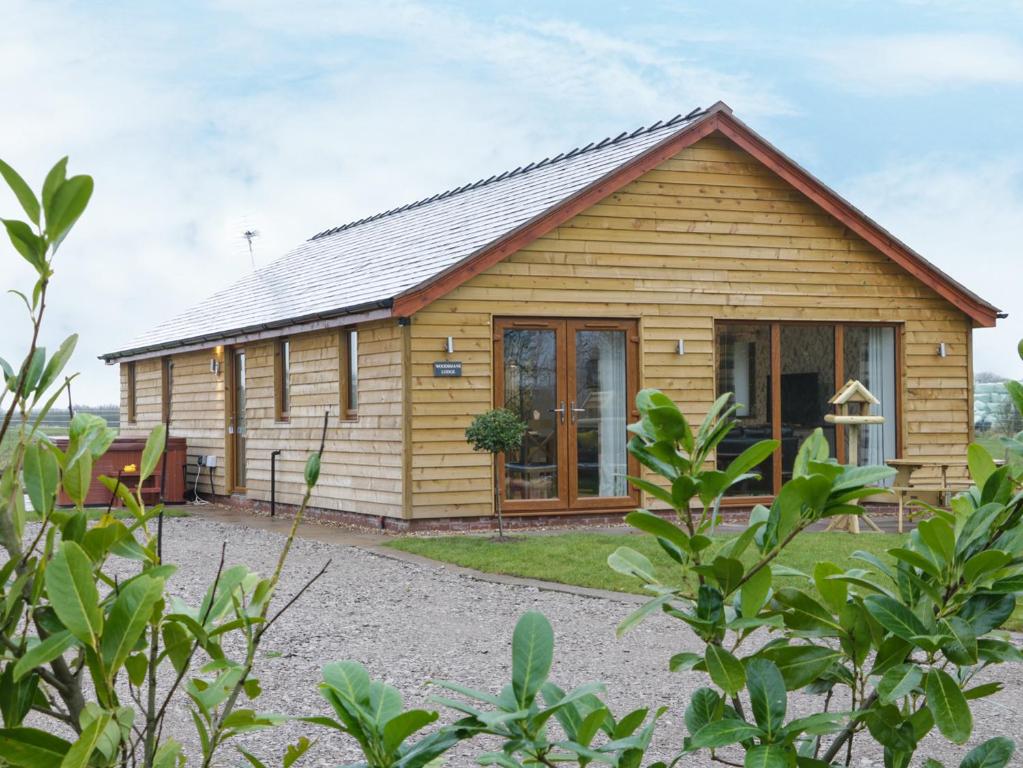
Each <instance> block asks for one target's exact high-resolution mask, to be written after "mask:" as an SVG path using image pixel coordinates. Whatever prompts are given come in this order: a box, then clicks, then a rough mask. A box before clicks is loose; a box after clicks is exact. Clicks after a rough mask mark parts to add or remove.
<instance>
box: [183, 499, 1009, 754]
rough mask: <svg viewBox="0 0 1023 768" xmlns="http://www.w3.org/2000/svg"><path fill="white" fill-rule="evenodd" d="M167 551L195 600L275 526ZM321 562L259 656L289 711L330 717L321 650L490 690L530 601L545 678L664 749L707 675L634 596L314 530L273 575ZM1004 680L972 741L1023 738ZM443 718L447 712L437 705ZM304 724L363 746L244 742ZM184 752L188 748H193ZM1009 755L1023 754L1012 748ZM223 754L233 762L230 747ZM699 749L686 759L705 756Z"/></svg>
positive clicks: (691, 645)
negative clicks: (592, 693) (582, 694)
mask: <svg viewBox="0 0 1023 768" xmlns="http://www.w3.org/2000/svg"><path fill="white" fill-rule="evenodd" d="M165 536H166V538H165V542H164V554H165V558H166V559H167V560H168V561H169V562H175V563H178V564H179V566H180V570H179V571H178V573H177V575H175V576H174V578H173V579H172V580H171V583H170V584H171V588H172V590H173V591H174V592H176V593H177V594H180V595H181V596H183V597H185V598H186V599H188V600H189V601H190V602H191V603H192V604H196V603H197V602H198V598H199V595H200V594H201V593H202V591H203V590H204V588H205V587H206V586H207V585H208V584H209V583H210V582H211V581H212V579H213V575H214V573H215V570H216V565H217V560H218V557H219V551H220V546H221V543H222V542H224V541H226V542H227V543H228V546H227V553H228V562H229V563H232V562H235V563H237V562H244V563H246V564H248V565H249V566H250V567H253V568H256V569H258V570H260V571H261V572H264V573H267V572H269V571H270V570H271V569H272V567H273V564H274V562H275V560H276V557H277V553H278V551H279V549H280V546H281V544H282V542H283V537H282V536H281V535H279V534H277V533H271V532H267V531H262V530H257V529H254V528H249V527H244V526H241V525H233V524H224V523H219V522H213V521H210V520H204V519H202V518H201V517H198V516H197V517H190V518H177V519H170V520H168V521H167V522H166V527H165ZM327 559H332V560H333V563H332V565H331V567H330V569H329V571H328V572H327V574H326V575H325V576H324V577H323V578H322V579H321V580H320V581H318V582H317V583H316V584H315V585H314V586H313V587H312V588H311V589H310V590H309V591H308V592H307V593H306V595H305V596H304V597H303V598H302V599H301V600H300V601H299V602H298V603H297V604H296V605H295V606H294V607H293V608H292V609H291V611H290V612H289V613H287V614H286V615H285V616H284V617H283V618H282V619H281V620H280V621H279V622H278V624H277V625H275V627H274V628H273V629H272V630H271V632H270V633H269V634H268V636H267V638H266V640H265V641H264V646H263V658H262V659H261V660H260V661H259V663H258V665H257V676H258V677H259V679H260V681H261V683H262V686H263V690H264V694H263V696H262V697H261V698H260V700H259V709H260V710H265V711H274V712H281V713H287V714H293V715H306V714H327V712H328V707H327V705H326V703H325V702H323V701H322V699H321V698H320V696H319V693H318V692H317V690H316V685H317V683H318V682H319V678H320V668H321V666H322V665H323V664H324V663H326V662H329V661H334V660H342V659H355V660H358V661H360V662H362V663H363V664H365V665H366V666H367V667H368V668H369V671H370V674H371V675H372V676H374V677H376V678H381V679H383V680H384V681H386V682H388V683H390V684H392V685H394V686H396V687H397V688H399V689H400V690H401V691H402V692H403V693H404V694H405V698H406V700H407V701H408V702H411V703H414V704H424V703H426V702H427V699H428V697H429V696H430V694H431V693H432V691H431V690H430V687H429V686H425V685H424V682H425V681H427V680H429V679H431V678H446V679H451V680H457V681H459V682H461V683H464V684H466V685H470V686H473V687H478V688H481V689H484V690H490V691H493V692H496V691H497V690H498V689H499V688H500V687H501V685H502V684H503V683H504V682H505V681H507V680H509V679H510V641H511V633H512V628H513V627H514V624H515V621H516V619H517V617H518V616H519V615H520V614H521V613H522V612H524V611H527V610H539V611H542V612H543V613H544V614H546V615H547V617H548V618H549V619H550V621H551V623H552V624H553V626H554V631H555V637H556V650H555V667H554V672H553V675H552V678H553V679H554V680H555V681H556V682H557V683H558V684H559V685H561V686H562V687H564V688H570V687H572V686H575V685H579V684H581V683H584V682H589V681H593V680H603V681H604V682H605V683H607V688H608V698H609V701H610V702H611V704H612V706H613V708H614V710H615V711H616V712H617V713H619V714H621V713H623V712H626V711H628V710H630V709H633V708H636V707H639V706H651V707H656V706H660V705H665V706H667V707H669V711H668V713H667V714H666V715H665V716H664V717H663V718H662V720H661V727H660V728H659V737H658V741H657V744H658V751H659V752H662V754H668V751H669V750H674V749H676V748H677V746H678V745H679V744H681V740H682V736H683V734H684V726H683V725H682V712H683V709H684V707H685V702H686V701H687V700H688V697H689V693H690V692H691V691H692V689H694V688H696V687H698V686H700V685H704V684H705V680H704V676H703V675H701V674H698V673H684V674H671V673H669V672H668V671H667V661H668V658H669V657H670V656H671V655H672V654H673V653H677V652H679V651H683V650H699V649H700V647H699V644H698V642H697V640H696V638H695V637H694V636H693V635H692V633H691V632H689V631H688V629H687V628H685V626H684V625H682V624H681V622H677V621H674V620H671V619H668V618H666V617H662V616H657V617H654V618H652V619H649V620H647V621H646V622H644V623H643V624H641V625H640V626H639V627H638V628H637V629H635V630H633V631H632V632H631V633H629V634H628V635H627V636H626V637H625V638H624V639H622V640H618V639H616V638H615V634H614V627H615V625H616V624H617V622H618V621H619V620H620V619H621V618H622V617H624V616H625V615H626V614H627V613H628V612H629V611H630V610H631V609H632V608H633V607H634V606H633V605H632V604H630V603H626V602H623V601H617V600H603V599H593V598H587V597H579V596H575V595H570V594H564V593H558V592H551V591H543V590H539V589H536V588H532V587H523V586H514V585H506V584H496V583H491V582H488V581H485V580H479V579H474V578H470V577H467V576H465V575H459V574H455V573H452V572H450V571H449V570H447V569H445V568H444V567H443V566H439V565H438V566H433V565H421V564H416V563H409V562H401V561H397V560H393V559H389V558H385V557H381V556H379V555H375V554H373V553H371V552H368V551H365V550H361V549H357V548H353V547H346V546H338V545H336V544H325V543H322V542H318V541H311V540H308V539H299V540H296V542H295V545H294V548H293V550H292V554H291V558H290V560H289V562H288V566H287V568H286V570H285V573H284V577H283V579H282V582H281V586H280V593H279V594H280V595H281V596H290V594H292V593H293V592H294V591H295V590H297V589H298V587H299V586H300V585H301V584H303V583H304V582H305V581H306V580H307V579H309V578H310V577H311V576H312V575H313V574H314V573H315V572H316V571H317V570H318V569H319V568H320V567H321V566H322V565H323V563H324V562H325V561H326V560H327ZM998 675H999V678H998V679H1001V680H1003V681H1004V682H1005V683H1006V685H1007V689H1006V690H1004V691H1002V692H1001V693H1000V694H998V695H996V696H994V697H991V698H989V699H985V700H983V701H981V702H977V703H976V704H975V707H974V713H975V718H976V725H975V729H974V742H979V741H982V740H984V739H986V738H989V737H991V736H994V735H999V734H1005V735H1009V736H1017V735H1019V734H1020V733H1021V731H1023V727H1021V726H1023V701H1021V695H1020V692H1021V691H1023V674H1021V669H1020V668H1019V667H1011V666H1008V665H1006V666H1003V667H1002V668H1001V670H1000V671H999V673H998ZM820 701H821V700H820V699H818V698H811V697H799V699H798V700H797V702H796V707H797V708H798V709H799V711H800V712H799V713H800V714H809V713H811V712H814V711H816V707H818V706H820ZM443 719H454V717H453V715H448V714H446V713H442V720H443ZM169 725H170V726H172V731H173V732H174V735H175V736H177V737H178V738H181V739H183V740H184V741H185V742H186V745H189V746H193V745H194V741H193V740H192V738H191V734H192V729H191V724H190V721H189V720H188V715H187V712H186V711H185V710H184V708H182V709H181V710H180V711H177V712H175V713H174V714H173V721H172V722H171V723H170V724H169ZM302 733H305V734H308V735H310V736H317V737H318V739H319V741H318V743H317V745H316V746H315V747H314V749H313V750H312V751H311V752H310V753H308V755H307V757H306V758H305V759H304V761H303V762H302V763H300V766H301V765H306V766H309V765H324V766H326V765H338V764H340V763H343V762H347V761H350V760H351V759H353V758H355V757H356V756H357V753H356V752H355V751H354V750H352V749H351V748H350V746H349V745H348V744H347V743H346V742H345V741H344V740H343V739H340V738H337V737H335V736H334V735H333V734H331V733H328V732H327V731H325V730H324V729H317V728H316V727H315V726H307V725H305V724H296V725H289V726H288V727H286V728H282V729H279V730H274V731H270V732H264V733H260V734H256V735H253V736H251V737H249V738H248V739H247V741H246V746H247V747H248V748H250V749H252V750H253V751H254V752H255V753H256V754H258V755H260V756H261V757H263V758H264V759H265V760H266V761H267V762H268V764H269V765H279V764H280V762H279V759H280V755H281V753H282V752H283V747H284V745H285V744H286V743H289V742H290V741H293V740H294V739H295V738H297V736H298V735H300V734H302ZM189 751H191V750H189ZM479 751H481V750H480V748H479V745H476V746H474V747H471V748H468V749H462V750H461V751H460V752H458V753H455V754H454V756H452V757H451V758H450V759H449V760H448V763H447V764H448V765H452V766H465V765H472V764H474V763H473V760H472V758H471V755H472V754H474V753H478V752H479ZM963 751H964V750H963V749H962V748H957V747H955V748H953V747H950V746H949V745H946V744H945V742H944V741H943V740H941V739H932V740H931V742H930V743H929V744H927V745H925V747H924V748H923V749H921V751H920V753H919V754H921V755H922V756H933V757H937V758H940V759H943V760H945V761H946V764H947V765H949V766H954V765H958V762H959V757H958V756H959V755H961V754H962V753H963ZM1019 757H1020V756H1019V755H1017V760H1016V762H1015V763H1014V765H1023V761H1021V760H1020V759H1019ZM221 762H222V763H224V764H239V763H240V762H241V761H240V760H239V759H238V758H237V757H236V755H235V753H233V751H228V750H225V752H224V754H223V756H222V759H221ZM703 762H704V761H703V760H702V759H697V758H693V759H691V760H689V761H683V763H682V765H700V764H701V763H703ZM875 763H876V764H880V754H878V753H867V752H866V750H864V749H863V748H858V749H857V756H856V758H854V763H853V764H854V765H864V766H865V765H872V764H875Z"/></svg>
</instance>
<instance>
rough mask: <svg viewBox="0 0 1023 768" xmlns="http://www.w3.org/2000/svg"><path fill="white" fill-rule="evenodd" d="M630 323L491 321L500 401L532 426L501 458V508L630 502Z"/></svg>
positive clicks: (594, 506) (555, 508) (523, 509)
mask: <svg viewBox="0 0 1023 768" xmlns="http://www.w3.org/2000/svg"><path fill="white" fill-rule="evenodd" d="M636 342H637V339H636V328H635V323H634V322H629V321H626V322H618V321H609V322H608V321H586V320H560V319H557V320H556V319H551V320H546V319H545V320H538V319H528V320H527V319H520V320H516V319H506V320H497V321H495V339H494V346H495V361H496V362H497V367H498V370H499V375H498V377H497V381H496V387H495V388H496V393H495V394H496V402H497V404H498V405H499V406H502V407H504V408H508V409H509V410H511V411H512V412H514V413H515V414H517V415H518V416H519V417H520V418H521V419H522V420H523V421H524V422H525V423H526V425H527V429H526V435H525V439H524V440H523V444H522V446H521V448H520V449H519V450H517V451H515V452H514V453H513V454H510V455H508V456H506V457H504V460H503V461H502V462H501V466H500V473H501V478H500V482H501V493H502V499H503V508H504V509H505V510H506V511H508V512H516V511H518V512H543V511H567V510H582V509H604V508H617V507H623V508H624V507H628V506H630V505H632V504H634V503H635V502H636V494H635V493H634V492H632V491H631V489H630V488H629V484H628V481H627V479H626V475H627V474H629V472H630V469H629V459H628V454H627V452H626V443H627V442H628V433H627V432H626V425H627V424H628V423H629V421H630V420H632V418H633V417H634V412H633V408H634V406H633V403H634V400H635V390H636V386H635V384H636V380H637V379H636Z"/></svg>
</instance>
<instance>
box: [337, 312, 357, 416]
mask: <svg viewBox="0 0 1023 768" xmlns="http://www.w3.org/2000/svg"><path fill="white" fill-rule="evenodd" d="M337 353H338V361H339V363H340V365H339V369H340V370H339V371H338V381H339V382H340V385H341V386H340V389H341V418H342V419H349V420H351V419H355V418H358V415H359V332H358V331H357V330H355V329H351V330H345V329H342V331H341V337H340V341H339V344H338V350H337Z"/></svg>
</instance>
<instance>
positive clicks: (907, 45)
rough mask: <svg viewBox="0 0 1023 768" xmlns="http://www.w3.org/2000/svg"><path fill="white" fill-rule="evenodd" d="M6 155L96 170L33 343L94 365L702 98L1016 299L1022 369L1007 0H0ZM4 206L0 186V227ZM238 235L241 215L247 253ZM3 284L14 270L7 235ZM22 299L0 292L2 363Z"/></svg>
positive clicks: (19, 349)
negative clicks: (395, 219)
mask: <svg viewBox="0 0 1023 768" xmlns="http://www.w3.org/2000/svg"><path fill="white" fill-rule="evenodd" d="M0 18H2V19H3V21H2V23H0V94H2V96H3V100H2V103H3V106H2V107H0V157H2V158H3V159H4V160H6V161H7V162H8V163H10V164H11V165H13V166H14V167H15V168H17V169H19V171H21V173H22V175H23V176H25V177H26V178H27V179H28V180H29V181H30V183H31V184H32V185H33V186H34V187H36V188H38V187H39V186H40V185H41V182H42V178H43V177H44V176H45V173H46V171H47V170H48V169H49V167H50V166H51V165H52V164H53V163H54V162H55V161H56V160H57V159H59V158H60V157H61V156H63V155H65V154H67V155H69V156H70V165H69V168H70V171H71V172H72V173H76V172H77V173H89V174H91V175H93V176H94V177H95V179H96V190H95V195H94V197H93V201H92V203H91V205H90V207H89V210H88V211H87V212H86V214H85V216H84V217H83V219H82V220H81V221H80V223H79V225H78V226H77V227H76V229H75V231H74V232H73V234H72V235H71V237H70V238H69V239H68V240H67V241H66V242H65V244H64V245H63V246H62V248H61V251H60V253H59V254H58V259H57V263H56V275H55V277H54V280H53V283H52V287H51V289H50V306H51V310H50V311H49V314H48V318H47V322H46V326H45V332H44V334H43V336H44V338H43V341H44V343H46V344H47V345H49V347H50V348H51V349H52V348H55V347H56V345H57V344H58V343H59V342H60V341H61V340H62V339H63V338H64V337H65V336H67V335H68V334H69V333H71V332H74V331H77V332H78V333H79V334H80V336H81V341H80V343H79V346H78V349H77V351H76V354H75V356H74V358H73V361H72V364H71V366H70V368H71V369H73V370H77V371H80V372H81V377H80V378H79V379H78V381H77V382H76V383H75V385H74V399H75V401H76V402H78V403H80V404H93V405H96V404H101V403H111V402H116V400H117V397H118V393H117V386H118V384H117V374H116V368H115V367H110V366H106V365H104V364H103V363H102V362H100V361H98V360H97V355H99V354H100V353H101V352H104V351H108V350H110V349H114V348H117V347H119V346H122V345H123V344H124V343H125V342H127V341H129V340H130V338H131V337H133V336H134V335H136V333H137V332H139V331H141V330H144V329H145V328H147V327H149V326H151V325H153V324H155V323H157V322H159V321H161V320H163V319H166V318H168V317H170V316H172V315H174V314H176V313H178V312H179V311H180V310H181V309H182V308H184V307H187V306H190V305H193V304H196V303H197V302H199V301H201V300H202V299H203V298H205V297H206V296H207V295H209V294H211V293H213V292H214V291H215V290H216V289H219V288H222V287H224V286H226V285H228V284H229V283H231V282H232V281H233V280H234V279H236V278H237V277H239V276H241V275H243V274H245V273H246V272H248V271H250V270H251V269H252V268H253V265H255V266H257V267H258V266H263V265H265V264H267V263H269V262H270V261H272V260H273V259H274V258H276V257H278V256H280V255H282V254H284V253H285V252H286V251H288V250H290V249H291V248H292V247H294V246H295V245H297V244H298V243H300V242H301V241H303V240H304V239H306V238H308V237H309V236H311V235H312V234H314V233H316V232H318V231H320V230H323V229H326V228H328V227H330V226H333V225H337V224H342V223H344V222H347V221H351V220H353V219H357V218H360V217H362V216H365V215H368V214H372V213H375V212H378V211H381V210H385V209H388V208H392V207H394V206H396V205H400V204H402V203H406V202H409V201H412V200H415V199H418V198H421V197H425V196H428V195H430V194H433V193H435V192H438V191H441V190H444V189H447V188H450V187H454V186H458V185H461V184H463V183H466V182H469V181H475V180H476V179H479V178H481V177H485V176H490V175H491V174H493V173H495V172H499V171H502V170H506V169H510V168H515V167H517V166H520V165H523V164H525V163H527V162H529V161H532V160H539V159H541V158H543V157H547V156H553V155H555V154H557V153H558V152H561V151H564V150H566V149H569V148H572V147H574V146H577V145H580V144H586V143H588V142H590V141H591V140H595V139H597V140H599V139H601V138H603V137H605V136H609V135H610V136H615V135H617V134H618V133H620V132H621V131H623V130H627V129H632V128H636V127H639V126H641V125H649V124H650V123H653V122H655V121H656V120H659V119H667V118H670V117H672V116H673V115H676V114H678V113H688V112H689V111H691V110H692V109H694V108H695V107H707V106H709V105H711V104H712V103H714V102H715V101H718V100H723V101H725V102H727V103H728V104H729V105H730V106H731V107H732V108H733V109H734V110H735V113H736V115H737V116H738V117H739V118H740V119H742V120H743V121H745V122H746V123H748V124H749V125H750V126H751V127H753V128H754V129H755V130H757V131H758V132H760V133H761V134H762V135H764V136H765V137H766V138H767V139H768V140H769V141H771V142H772V143H774V144H775V145H776V146H778V147H780V148H781V149H782V150H783V151H784V152H786V153H787V154H788V155H790V156H791V157H793V158H794V159H795V160H796V161H797V162H799V163H800V164H801V165H803V166H804V167H805V168H807V169H808V170H810V171H811V172H812V173H813V174H815V175H816V176H817V177H818V178H820V179H821V180H823V181H824V182H825V183H827V184H828V185H829V186H831V187H832V188H834V189H835V190H837V191H838V192H839V193H840V194H842V195H843V196H845V197H846V198H847V199H849V200H850V201H851V202H852V203H854V204H855V205H856V206H858V207H859V208H861V209H862V210H863V211H865V212H866V213H868V214H869V215H870V216H872V217H874V218H875V219H876V220H878V221H879V222H880V223H881V224H882V225H883V226H884V227H886V228H887V229H889V230H890V231H891V232H893V233H894V234H896V235H897V236H898V237H899V238H901V239H902V240H903V241H905V242H906V243H908V244H909V245H910V246H912V247H913V248H915V249H916V250H917V251H919V252H920V253H921V254H923V255H924V256H925V257H926V258H927V259H929V260H930V261H932V262H934V263H935V264H937V265H938V266H939V267H940V268H941V269H943V270H945V271H946V272H948V273H949V274H951V275H952V276H953V277H955V278H956V279H958V280H960V281H961V282H963V283H965V284H966V285H967V286H969V287H970V288H971V289H973V290H974V291H975V292H977V293H979V294H980V295H981V296H983V297H984V298H985V299H987V300H989V301H991V302H992V303H994V304H995V305H996V306H998V307H1000V308H1001V309H1002V310H1004V311H1006V312H1008V313H1009V315H1010V316H1009V318H1008V319H1007V320H1003V321H1001V322H1000V323H999V327H998V328H996V329H994V330H990V329H981V330H978V331H976V332H975V334H974V341H975V369H976V370H977V371H978V372H979V371H993V372H997V373H1001V374H1003V375H1006V376H1013V377H1017V378H1018V377H1023V361H1020V359H1019V358H1018V357H1017V356H1016V354H1015V346H1016V341H1017V340H1018V339H1019V338H1021V337H1023V269H1021V265H1023V258H1021V251H1023V142H1021V139H1023V0H1002V1H1001V2H984V0H933V1H928V0H881V1H879V2H873V1H872V0H827V1H823V0H806V1H805V2H800V1H794V2H787V1H786V0H776V2H772V3H763V2H759V1H757V2H753V1H750V2H737V1H734V0H719V1H717V2H660V1H659V0H644V1H643V2H635V3H632V2H621V3H617V2H606V3H593V2H579V3H572V2H550V1H545V2H536V1H533V0H524V1H521V0H520V2H515V3H487V2H461V3H459V2H386V1H385V2H365V3H350V2H343V1H341V0H334V1H331V2H328V1H327V0H308V1H307V0H289V2H286V3H284V2H280V1H279V0H274V1H273V2H271V1H268V0H219V1H217V2H213V1H211V2H188V1H187V0H177V1H176V2H173V3H139V2H113V1H109V2H108V1H103V2H101V1H99V0H90V1H88V2H53V1H50V0H27V1H26V2H22V1H21V0H0ZM18 213H19V209H18V208H17V204H16V202H15V201H14V198H13V197H12V196H11V195H10V194H8V193H7V192H6V191H5V190H0V216H4V217H9V216H15V215H17V214H18ZM245 230H256V231H258V233H259V234H258V236H257V237H255V238H254V240H253V253H252V254H251V255H250V253H249V249H248V245H247V243H246V240H245V239H244V238H243V237H242V234H241V233H242V232H244V231H245ZM0 275H2V277H3V287H4V288H5V289H6V288H21V289H24V288H26V287H29V286H30V285H31V274H30V272H29V268H28V267H27V265H24V264H23V262H21V259H20V258H19V257H18V256H17V254H16V253H14V251H13V250H12V249H10V248H8V247H7V246H6V244H5V243H4V244H0ZM28 330H29V329H28V318H27V316H26V312H25V308H24V306H22V305H20V302H19V301H18V300H17V299H16V298H15V297H13V296H7V295H3V296H0V356H3V357H5V358H7V359H8V360H19V359H21V357H22V356H23V355H24V352H25V349H26V346H27V341H28Z"/></svg>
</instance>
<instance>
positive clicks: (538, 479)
mask: <svg viewBox="0 0 1023 768" xmlns="http://www.w3.org/2000/svg"><path fill="white" fill-rule="evenodd" d="M501 333H502V338H501V342H502V343H501V348H502V358H503V360H502V362H503V382H502V383H503V387H502V388H501V394H502V395H503V402H502V403H501V405H502V406H503V407H505V408H507V409H508V410H510V411H511V412H512V413H515V414H517V415H518V416H519V418H521V419H522V421H524V422H525V423H526V434H525V438H524V439H523V441H522V446H521V447H520V448H519V449H518V450H517V451H515V452H513V453H509V454H507V455H506V456H505V459H504V489H503V491H504V498H505V499H506V500H508V501H510V502H516V501H522V502H528V501H541V502H542V501H551V500H557V499H558V498H560V497H562V493H561V485H562V472H561V467H560V465H561V463H562V462H561V452H562V451H561V442H562V437H561V432H562V425H563V424H564V423H565V402H564V397H563V390H562V376H560V375H559V369H560V367H561V366H559V362H558V359H559V357H560V354H559V347H561V346H562V343H561V338H559V337H561V335H562V334H561V333H560V329H559V328H557V327H551V328H514V327H511V328H509V327H506V328H504V329H503V331H502V332H501Z"/></svg>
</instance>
